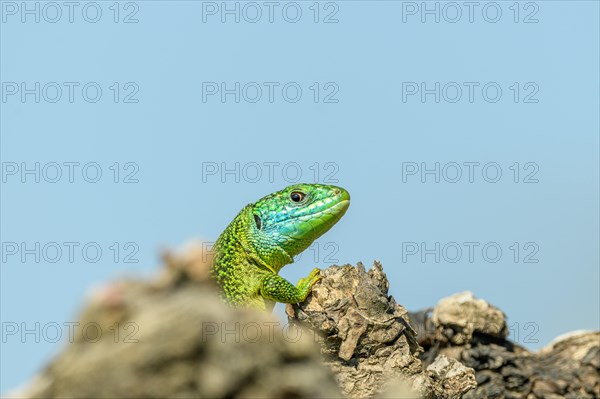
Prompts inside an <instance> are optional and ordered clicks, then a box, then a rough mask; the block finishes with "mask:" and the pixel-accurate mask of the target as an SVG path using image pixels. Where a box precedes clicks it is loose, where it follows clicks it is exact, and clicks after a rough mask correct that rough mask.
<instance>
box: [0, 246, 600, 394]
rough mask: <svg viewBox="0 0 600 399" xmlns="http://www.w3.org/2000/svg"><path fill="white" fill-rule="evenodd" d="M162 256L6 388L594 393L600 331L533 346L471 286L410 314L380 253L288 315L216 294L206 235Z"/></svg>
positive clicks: (84, 314)
mask: <svg viewBox="0 0 600 399" xmlns="http://www.w3.org/2000/svg"><path fill="white" fill-rule="evenodd" d="M163 260H164V264H165V266H164V267H163V268H162V269H161V274H160V275H159V276H158V277H156V278H153V279H149V280H136V279H123V280H119V281H116V282H113V283H111V284H108V285H106V286H104V287H102V288H100V289H96V290H94V291H93V292H92V294H91V296H90V297H89V298H88V300H87V302H86V303H85V304H84V307H83V309H82V311H81V313H80V316H79V320H78V321H79V326H78V327H77V329H76V331H75V334H74V337H75V338H74V339H73V341H72V342H69V343H66V344H65V345H64V348H63V350H62V351H61V352H60V353H59V354H58V355H57V356H56V357H55V358H54V359H53V360H52V361H51V362H50V363H49V364H48V365H47V367H45V368H44V369H43V370H42V371H41V372H40V374H39V375H38V376H37V377H35V378H33V379H32V380H31V381H30V383H29V384H28V385H27V386H25V387H24V388H22V389H20V390H18V391H13V392H10V393H8V394H4V395H3V397H20V398H59V397H60V398H97V397H102V398H133V397H145V398H158V397H178V398H197V397H210V398H236V397H266V398H287V397H294V398H314V397H330V398H335V397H348V398H358V397H360V398H363V397H371V398H411V399H412V398H417V397H420V398H424V399H433V398H440V399H441V398H448V399H450V398H452V399H454V398H456V399H458V398H466V399H471V398H527V399H536V398H558V397H565V398H597V397H600V388H599V384H600V383H599V375H600V374H599V370H600V333H598V332H576V333H572V334H569V335H565V336H562V337H559V338H557V339H556V340H555V341H554V342H552V343H551V344H550V345H548V346H547V347H546V348H544V349H543V350H541V351H539V352H536V353H532V352H529V351H527V350H526V349H524V348H522V347H520V346H518V345H516V344H514V343H512V342H510V341H508V340H507V328H506V319H505V316H504V314H503V313H502V312H501V311H500V310H499V309H497V308H495V307H494V306H492V305H490V304H488V303H487V302H485V301H483V300H480V299H476V298H475V297H474V296H473V295H472V294H470V293H462V294H457V295H455V296H453V297H450V298H446V299H443V300H442V301H440V303H439V304H438V305H437V306H436V307H435V308H432V309H426V310H424V311H421V312H416V313H412V314H409V313H408V312H407V310H406V309H405V308H404V307H402V306H401V305H399V304H398V303H396V302H395V300H394V298H392V297H391V296H389V295H388V288H389V283H388V280H387V278H386V276H385V274H384V272H383V269H382V267H381V265H380V264H379V263H377V262H376V263H375V264H374V265H373V267H372V268H371V270H369V271H368V272H367V271H366V270H365V268H364V267H363V266H362V264H359V265H358V266H357V267H353V266H350V265H345V266H332V267H330V268H328V269H326V270H324V271H323V272H322V275H323V278H322V280H321V281H320V282H318V283H317V284H316V285H315V286H314V289H313V293H312V295H310V296H309V298H307V300H306V301H305V302H304V303H302V304H298V305H294V306H291V305H290V306H288V307H287V308H286V311H287V313H288V318H289V322H290V324H289V325H288V324H286V325H283V323H281V322H280V321H278V320H276V319H275V318H273V316H272V315H269V314H266V313H264V312H252V311H249V310H241V309H237V310H235V309H232V308H230V307H228V306H225V305H224V304H222V303H221V301H220V300H218V298H217V296H216V294H215V292H214V287H213V286H212V285H211V283H210V282H209V281H208V280H207V265H208V262H210V257H209V256H207V254H206V253H205V252H204V251H203V250H202V246H201V245H193V246H190V247H189V248H187V249H186V250H185V251H184V252H183V253H181V254H172V253H169V254H166V255H165V256H164V258H163ZM89 326H93V327H94V328H91V329H90V328H89ZM305 328H308V329H305ZM96 331H101V332H102V334H101V335H98V334H97V333H96Z"/></svg>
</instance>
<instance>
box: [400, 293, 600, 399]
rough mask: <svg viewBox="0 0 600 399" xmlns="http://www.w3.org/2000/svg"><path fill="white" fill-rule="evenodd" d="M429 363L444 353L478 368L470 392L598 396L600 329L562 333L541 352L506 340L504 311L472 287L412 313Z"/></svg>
mask: <svg viewBox="0 0 600 399" xmlns="http://www.w3.org/2000/svg"><path fill="white" fill-rule="evenodd" d="M410 318H411V320H412V324H413V325H414V326H415V329H416V330H417V331H418V341H419V343H420V344H421V345H422V346H423V348H424V349H425V352H424V353H423V354H422V355H421V358H422V359H423V361H424V362H425V363H426V364H427V363H430V362H432V361H433V360H434V359H436V358H437V357H438V356H440V355H446V356H448V357H450V358H454V359H456V360H458V361H460V362H461V363H463V364H464V365H465V366H468V367H471V368H473V369H474V370H475V371H476V378H477V384H478V386H477V388H476V389H474V390H472V391H470V392H468V393H467V394H466V395H465V396H464V397H465V398H473V399H475V398H523V399H536V398H573V399H574V398H590V399H591V398H599V397H600V332H591V331H581V332H575V333H571V334H568V335H565V336H563V337H559V338H557V339H556V340H555V341H554V342H553V343H551V344H550V345H548V346H547V347H545V348H543V349H542V350H540V351H538V352H530V351H528V350H527V349H525V348H523V347H521V346H519V345H517V344H515V343H513V342H511V341H509V340H507V335H508V329H507V325H506V318H505V316H504V314H503V313H502V312H501V311H500V310H499V309H498V308H496V307H494V306H493V305H490V304H488V303H487V302H485V301H483V300H481V299H477V298H475V297H474V296H473V294H472V293H470V292H464V293H459V294H455V295H453V296H451V297H448V298H444V299H442V300H440V301H439V302H438V304H437V306H436V307H435V308H433V310H432V309H425V310H423V311H421V312H416V313H411V314H410Z"/></svg>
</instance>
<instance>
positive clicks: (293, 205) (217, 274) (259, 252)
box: [211, 184, 350, 310]
mask: <svg viewBox="0 0 600 399" xmlns="http://www.w3.org/2000/svg"><path fill="white" fill-rule="evenodd" d="M349 205H350V194H348V192H347V191H346V190H344V189H343V188H341V187H336V186H328V185H322V184H296V185H293V186H289V187H286V188H284V189H283V190H281V191H278V192H276V193H273V194H270V195H267V196H266V197H264V198H262V199H260V200H258V201H257V202H256V203H254V204H250V205H247V206H246V207H244V209H242V210H241V212H240V213H239V214H238V215H237V216H236V217H235V219H233V221H232V222H231V223H230V224H229V226H227V228H226V229H225V231H223V233H222V234H221V236H220V237H219V239H218V240H217V242H216V243H215V246H214V259H213V263H212V266H211V275H212V277H213V278H214V279H215V280H216V282H217V284H218V285H219V287H220V289H221V290H222V292H223V295H224V297H225V299H226V300H227V301H228V302H229V303H231V304H232V305H234V306H241V307H252V308H259V309H268V310H271V309H272V308H273V306H274V305H275V302H283V303H297V302H302V301H303V300H304V299H306V297H307V296H308V294H309V292H310V290H311V288H312V286H313V284H314V283H316V282H317V281H318V280H319V279H320V275H319V272H320V270H319V269H317V268H315V269H313V271H312V272H311V273H310V274H309V275H308V277H306V278H303V279H300V281H299V282H298V285H296V286H294V285H292V284H291V283H290V282H288V281H287V280H285V279H284V278H283V277H281V276H279V275H278V273H279V270H281V268H282V267H283V266H285V265H287V264H289V263H292V262H293V261H294V256H296V255H298V254H299V253H300V252H302V251H304V250H305V249H306V248H308V247H309V246H310V245H311V244H312V242H313V241H314V240H316V239H317V238H319V237H320V236H322V235H323V234H324V233H325V232H326V231H328V230H329V229H330V228H331V227H332V226H333V225H334V224H336V223H337V222H338V220H340V218H341V217H342V216H343V215H344V213H346V210H347V209H348V206H349Z"/></svg>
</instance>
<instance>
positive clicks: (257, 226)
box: [254, 214, 262, 230]
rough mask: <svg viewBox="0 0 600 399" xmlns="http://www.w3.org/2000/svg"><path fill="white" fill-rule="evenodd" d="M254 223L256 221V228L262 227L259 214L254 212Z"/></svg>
mask: <svg viewBox="0 0 600 399" xmlns="http://www.w3.org/2000/svg"><path fill="white" fill-rule="evenodd" d="M254 223H256V228H257V229H259V230H260V228H261V227H262V220H260V216H258V215H257V214H254Z"/></svg>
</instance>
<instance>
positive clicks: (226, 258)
mask: <svg viewBox="0 0 600 399" xmlns="http://www.w3.org/2000/svg"><path fill="white" fill-rule="evenodd" d="M214 253H215V259H214V262H213V265H214V266H213V267H214V268H215V269H217V270H218V269H223V268H224V267H232V266H235V265H237V266H241V265H254V266H257V267H259V268H262V269H266V270H269V271H271V272H273V273H278V272H279V270H281V268H282V267H283V266H285V265H287V264H289V263H292V262H293V258H292V257H291V256H290V255H289V254H288V253H287V252H285V251H284V250H283V249H282V248H280V247H279V246H277V245H274V244H273V243H272V240H269V239H268V237H265V235H264V233H263V232H262V231H261V230H260V229H259V228H258V227H257V226H256V222H255V220H254V214H253V205H252V204H250V205H247V206H246V207H244V208H243V209H242V210H241V211H240V213H239V214H238V215H237V216H236V217H235V219H233V221H232V222H231V223H230V224H229V226H227V228H226V229H225V231H223V233H222V234H221V236H220V237H219V239H218V240H217V242H216V243H215V248H214Z"/></svg>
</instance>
